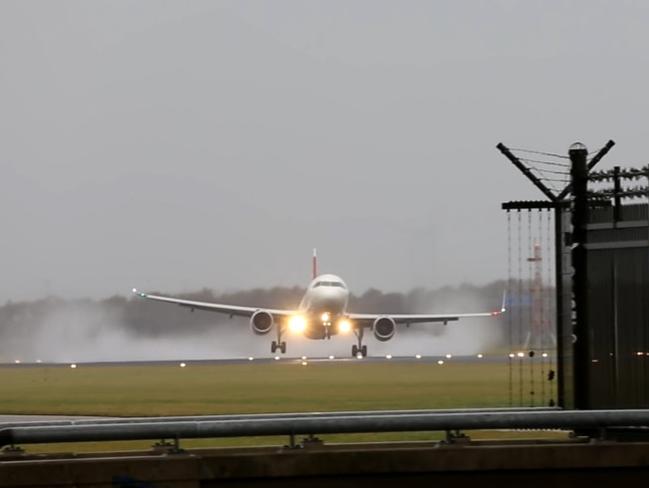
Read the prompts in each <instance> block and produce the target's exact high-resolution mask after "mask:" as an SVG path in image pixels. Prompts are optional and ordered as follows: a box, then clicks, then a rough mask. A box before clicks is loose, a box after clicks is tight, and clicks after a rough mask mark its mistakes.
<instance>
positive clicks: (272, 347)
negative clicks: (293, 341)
mask: <svg viewBox="0 0 649 488" xmlns="http://www.w3.org/2000/svg"><path fill="white" fill-rule="evenodd" d="M275 351H277V342H275V341H273V342H271V343H270V352H271V353H273V354H275Z"/></svg>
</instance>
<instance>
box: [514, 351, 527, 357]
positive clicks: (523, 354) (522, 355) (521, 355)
mask: <svg viewBox="0 0 649 488" xmlns="http://www.w3.org/2000/svg"><path fill="white" fill-rule="evenodd" d="M516 355H517V356H518V357H519V358H524V357H525V353H524V352H517V353H516Z"/></svg>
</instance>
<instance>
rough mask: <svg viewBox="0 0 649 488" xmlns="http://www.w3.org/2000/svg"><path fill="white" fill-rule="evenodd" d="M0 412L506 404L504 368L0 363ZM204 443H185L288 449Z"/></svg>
mask: <svg viewBox="0 0 649 488" xmlns="http://www.w3.org/2000/svg"><path fill="white" fill-rule="evenodd" d="M0 385H2V389H1V390H0V391H1V395H2V396H1V397H0V414H60V415H64V414H65V415H99V416H164V415H204V414H225V413H264V412H301V411H340V410H381V409H419V408H456V407H501V406H507V404H508V398H509V396H508V369H507V365H506V364H498V363H489V362H485V363H480V362H472V363H462V362H454V361H450V362H447V363H446V364H444V365H442V366H440V365H437V364H435V363H424V362H422V363H405V362H404V363H399V362H393V363H387V362H386V363H369V362H368V363H363V362H349V363H327V362H322V363H310V364H309V365H308V366H302V365H300V364H299V363H297V364H296V363H293V362H290V363H289V362H281V363H256V364H255V363H246V364H226V365H213V364H211V365H205V364H191V363H189V364H188V366H187V367H186V368H180V367H178V366H174V365H164V366H160V365H150V366H149V365H143V366H84V365H79V367H78V368H77V369H71V368H69V367H63V366H61V367H58V366H57V367H32V366H30V367H26V366H25V367H22V366H18V367H17V366H8V367H0ZM324 438H325V439H326V440H327V441H328V442H343V441H345V442H361V441H377V440H406V439H408V440H422V439H429V440H433V439H439V438H440V436H439V434H438V433H434V434H433V433H412V434H401V433H394V434H355V435H343V436H325V437H324ZM285 442H286V440H285V439H278V438H246V439H217V440H215V439H209V440H208V439H200V440H188V441H184V442H183V445H184V446H186V447H206V446H223V445H237V446H241V445H260V444H262V445H263V444H274V445H278V444H283V443H285ZM150 445H151V443H150V442H148V441H136V442H113V443H95V444H73V445H65V444H60V445H50V446H30V447H29V450H30V451H31V452H40V451H53V450H57V451H69V450H74V451H80V450H95V451H96V450H106V449H122V448H124V449H141V448H148V447H149V446H150Z"/></svg>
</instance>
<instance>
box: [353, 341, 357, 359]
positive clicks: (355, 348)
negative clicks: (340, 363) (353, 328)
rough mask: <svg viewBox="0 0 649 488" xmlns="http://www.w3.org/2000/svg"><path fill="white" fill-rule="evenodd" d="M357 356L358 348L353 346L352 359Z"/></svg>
mask: <svg viewBox="0 0 649 488" xmlns="http://www.w3.org/2000/svg"><path fill="white" fill-rule="evenodd" d="M357 355H358V346H357V345H356V344H354V345H353V346H352V357H353V358H355V357H356V356H357Z"/></svg>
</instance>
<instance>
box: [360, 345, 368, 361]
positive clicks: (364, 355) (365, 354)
mask: <svg viewBox="0 0 649 488" xmlns="http://www.w3.org/2000/svg"><path fill="white" fill-rule="evenodd" d="M361 354H362V356H363V357H364V358H366V357H367V346H363V347H361Z"/></svg>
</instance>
